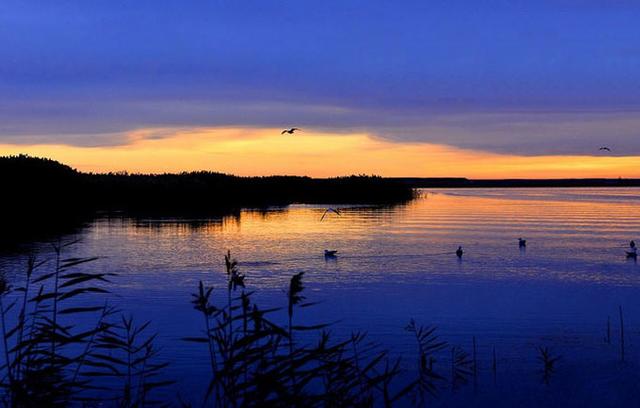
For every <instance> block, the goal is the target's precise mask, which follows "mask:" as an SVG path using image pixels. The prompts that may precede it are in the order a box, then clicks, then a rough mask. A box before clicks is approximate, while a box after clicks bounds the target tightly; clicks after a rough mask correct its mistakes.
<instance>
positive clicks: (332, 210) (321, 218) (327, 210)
mask: <svg viewBox="0 0 640 408" xmlns="http://www.w3.org/2000/svg"><path fill="white" fill-rule="evenodd" d="M330 212H334V213H336V214H338V215H342V214H340V211H339V210H336V209H335V208H331V207H329V208H327V209H326V210H324V212H323V213H322V217H320V221H322V220H324V217H326V215H327V214H328V213H330Z"/></svg>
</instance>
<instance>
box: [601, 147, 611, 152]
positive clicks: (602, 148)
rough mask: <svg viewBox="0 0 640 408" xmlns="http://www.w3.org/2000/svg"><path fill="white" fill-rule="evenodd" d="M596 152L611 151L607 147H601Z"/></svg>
mask: <svg viewBox="0 0 640 408" xmlns="http://www.w3.org/2000/svg"><path fill="white" fill-rule="evenodd" d="M598 150H606V151H608V152H610V151H611V149H609V148H608V147H607V146H602V147H601V148H599V149H598Z"/></svg>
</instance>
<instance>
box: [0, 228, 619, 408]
mask: <svg viewBox="0 0 640 408" xmlns="http://www.w3.org/2000/svg"><path fill="white" fill-rule="evenodd" d="M73 244H74V242H64V243H63V242H60V241H56V242H55V243H53V245H52V253H53V256H52V258H51V259H44V260H41V259H39V258H38V257H37V256H35V255H31V256H29V257H28V258H27V261H26V265H25V273H24V276H23V279H24V281H23V282H17V283H15V286H14V285H12V284H10V283H9V282H8V280H7V278H6V276H5V274H4V273H2V271H0V326H1V327H0V328H1V330H2V348H3V350H2V354H0V356H1V358H2V359H3V360H4V361H3V363H2V365H1V366H0V378H1V381H0V387H1V389H2V394H1V395H0V400H1V401H2V402H3V403H4V405H6V406H10V407H43V406H47V407H48V406H52V407H64V406H83V405H84V406H104V405H106V406H111V405H113V406H120V407H144V406H163V405H166V406H169V405H172V404H174V403H177V402H178V401H180V403H181V404H182V405H183V406H191V405H190V404H191V403H194V402H195V403H196V405H198V406H199V405H204V406H211V405H213V406H216V407H241V406H242V407H244V406H247V407H252V406H256V407H258V406H308V407H320V406H324V407H326V406H354V407H373V406H384V407H391V406H396V405H400V406H406V405H408V404H411V405H414V406H428V405H429V404H430V401H429V399H430V398H434V399H435V398H438V396H439V395H440V391H441V390H444V389H446V388H447V384H449V385H450V389H451V390H452V391H457V390H459V389H460V388H461V387H463V386H464V385H465V384H467V383H468V382H469V379H470V378H471V377H473V379H474V384H476V382H477V379H478V376H479V374H480V366H479V363H478V361H479V360H480V357H479V355H478V354H479V353H478V348H477V345H476V339H475V336H474V337H473V338H472V353H471V354H470V353H468V352H467V351H465V350H464V349H463V348H461V347H459V346H450V345H449V344H448V343H447V342H446V341H445V340H441V339H440V338H439V336H438V335H437V334H436V332H437V329H436V327H435V326H422V325H419V324H417V323H416V321H415V320H411V321H410V322H409V324H408V325H407V326H406V328H405V329H406V332H408V333H409V334H410V335H411V336H412V338H413V341H415V344H416V346H417V353H416V357H417V359H416V360H414V361H416V362H417V364H416V369H415V370H407V369H406V368H403V367H406V364H402V363H401V360H400V359H399V358H397V357H392V356H391V354H390V353H389V352H388V351H387V350H384V349H383V348H381V347H380V346H379V345H377V344H375V343H373V342H371V341H369V340H367V336H366V335H365V334H364V333H360V332H355V333H352V334H351V336H349V337H347V338H342V339H341V338H335V337H334V336H332V335H331V334H330V332H329V331H328V330H329V328H330V324H328V323H322V322H320V323H314V324H304V323H303V322H304V321H305V319H304V314H303V313H301V312H302V310H303V309H304V308H307V307H311V306H313V305H314V304H315V303H314V302H313V301H309V300H308V299H307V298H306V295H305V285H304V274H303V273H298V274H295V275H293V276H292V277H291V279H290V281H289V284H288V288H287V291H286V294H285V295H286V296H285V297H284V299H283V302H282V306H281V307H273V308H270V309H263V308H260V307H259V306H258V305H257V304H256V303H254V301H253V292H251V291H247V290H246V288H245V281H246V280H247V279H250V276H249V277H248V278H247V275H246V274H245V273H243V272H241V271H240V264H239V263H238V261H237V260H236V259H235V258H233V257H232V256H231V253H230V252H227V253H226V254H224V265H225V273H226V274H227V284H226V285H225V287H224V288H221V289H220V291H221V292H222V293H221V295H222V296H220V297H219V298H218V297H214V289H213V288H212V287H208V286H207V285H206V284H205V283H204V282H202V281H201V282H199V284H198V287H197V290H196V293H194V294H193V295H192V305H193V308H194V309H195V311H197V313H199V314H200V315H201V322H202V327H201V331H200V332H199V333H193V335H191V336H190V337H184V338H182V341H185V342H190V343H195V344H198V345H202V353H203V355H204V356H206V361H207V362H208V364H209V367H210V370H211V371H210V373H211V374H210V378H208V381H206V383H205V385H204V386H203V389H202V394H201V397H198V396H194V395H192V396H191V401H185V400H184V399H181V398H179V397H171V395H172V394H171V390H172V389H173V387H171V386H172V385H173V384H174V381H172V379H171V378H169V377H167V374H166V373H167V372H168V371H167V368H168V363H167V362H165V361H163V360H162V359H161V356H160V354H159V351H158V348H157V347H156V345H155V339H156V335H155V334H154V333H150V331H149V326H150V322H148V321H147V322H143V323H137V322H136V320H135V319H134V318H133V317H132V316H131V315H129V314H126V313H121V312H120V311H119V310H118V309H117V308H116V307H114V306H112V305H110V304H109V302H108V300H107V299H106V298H105V296H107V295H108V294H109V290H108V289H106V288H105V287H104V286H105V285H108V284H109V283H110V280H111V279H112V278H116V276H117V275H115V274H111V273H87V272H81V271H79V270H78V269H76V268H77V267H79V266H81V265H82V266H86V265H87V264H90V263H93V262H96V261H98V258H95V257H86V258H74V257H66V256H65V253H66V252H67V251H68V249H67V248H68V247H69V246H70V245H73ZM224 291H226V296H225V294H224ZM214 299H220V303H219V304H216V303H215V302H214ZM619 312H620V317H621V322H620V323H621V325H620V331H621V350H620V352H621V359H622V358H624V357H623V353H624V343H623V339H624V326H623V324H622V309H621V308H619ZM80 316H85V317H86V316H89V317H90V318H83V319H80V318H79V317H80ZM278 318H279V319H282V320H284V322H283V323H279V322H278V321H277V319H278ZM537 351H538V360H539V361H540V364H541V367H540V372H541V374H542V383H543V384H546V385H549V384H550V380H551V378H552V375H553V374H554V373H555V370H556V365H557V362H558V361H559V360H560V356H556V355H554V354H553V353H552V352H551V351H550V350H549V348H547V347H539V348H538V350H537ZM195 352H196V353H197V351H195ZM448 352H450V354H449V353H448ZM193 357H194V359H195V358H198V357H197V355H194V356H193ZM486 357H487V359H491V360H492V364H491V371H492V374H493V379H494V383H496V378H497V357H496V349H495V347H493V349H492V355H491V356H486ZM447 362H449V363H450V371H449V374H447V370H446V364H447ZM474 389H475V388H474Z"/></svg>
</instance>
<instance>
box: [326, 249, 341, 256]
mask: <svg viewBox="0 0 640 408" xmlns="http://www.w3.org/2000/svg"><path fill="white" fill-rule="evenodd" d="M337 254H338V250H337V249H325V250H324V256H326V257H327V258H333V257H335V256H336V255H337Z"/></svg>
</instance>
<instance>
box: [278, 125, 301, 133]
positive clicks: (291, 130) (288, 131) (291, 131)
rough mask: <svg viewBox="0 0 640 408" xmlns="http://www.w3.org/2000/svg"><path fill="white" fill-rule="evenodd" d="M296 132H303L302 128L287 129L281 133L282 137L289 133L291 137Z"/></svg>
mask: <svg viewBox="0 0 640 408" xmlns="http://www.w3.org/2000/svg"><path fill="white" fill-rule="evenodd" d="M296 130H301V129H300V128H296V127H292V128H291V129H285V130H283V131H282V132H280V134H281V135H284V134H285V133H288V134H290V135H292V134H293V132H295V131H296Z"/></svg>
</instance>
